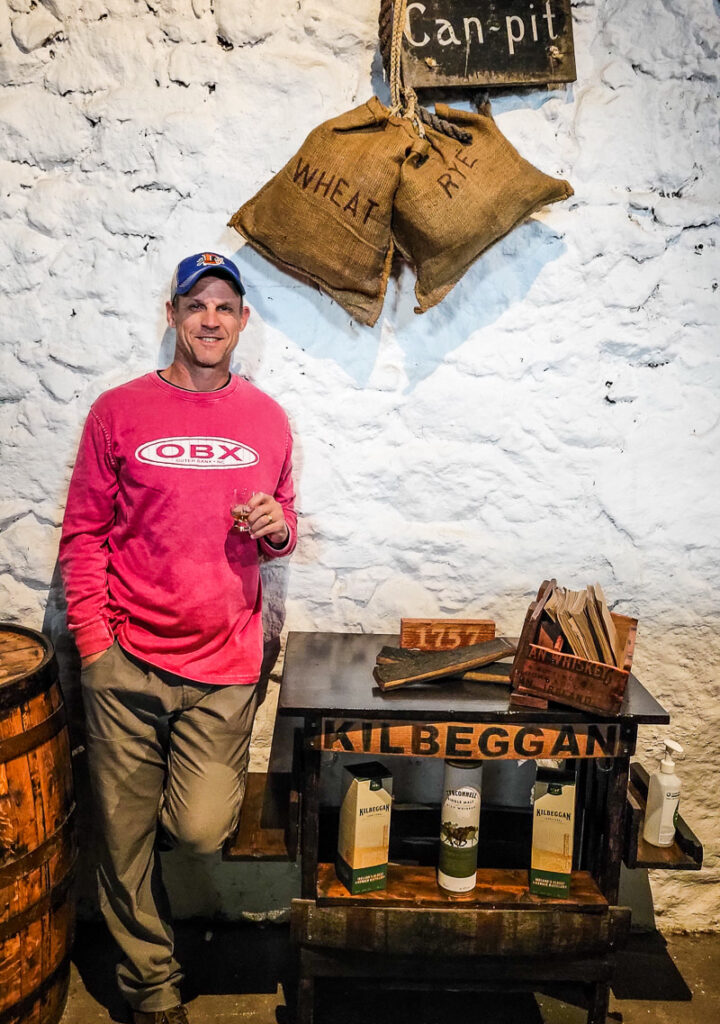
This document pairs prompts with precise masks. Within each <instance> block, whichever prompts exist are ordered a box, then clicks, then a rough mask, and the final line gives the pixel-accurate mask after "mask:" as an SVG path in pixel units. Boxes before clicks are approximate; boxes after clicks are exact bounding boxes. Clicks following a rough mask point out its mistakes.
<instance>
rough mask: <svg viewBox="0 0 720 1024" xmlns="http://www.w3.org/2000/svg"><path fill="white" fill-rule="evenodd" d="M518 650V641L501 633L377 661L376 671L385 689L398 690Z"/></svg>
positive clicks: (379, 684)
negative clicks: (452, 647)
mask: <svg viewBox="0 0 720 1024" xmlns="http://www.w3.org/2000/svg"><path fill="white" fill-rule="evenodd" d="M515 650H516V647H515V644H514V643H511V641H510V640H508V639H507V638H506V637H497V638H496V639H495V640H488V641H486V642H485V643H481V644H472V645H469V646H467V647H458V648H456V649H455V650H452V651H432V652H421V653H419V654H417V655H415V657H414V658H412V659H407V660H404V661H403V662H401V663H396V664H384V665H376V666H375V669H374V671H373V675H374V677H375V681H376V682H377V684H378V686H379V687H380V689H381V690H383V691H386V690H394V689H397V688H398V687H400V686H407V685H409V684H411V683H418V682H425V681H429V680H436V679H443V678H446V677H447V676H452V675H457V674H458V673H462V672H466V671H467V670H468V669H472V668H477V667H478V666H479V665H488V664H490V663H491V662H493V661H499V659H500V658H506V657H507V656H508V655H509V654H512V653H513V652H514V651H515Z"/></svg>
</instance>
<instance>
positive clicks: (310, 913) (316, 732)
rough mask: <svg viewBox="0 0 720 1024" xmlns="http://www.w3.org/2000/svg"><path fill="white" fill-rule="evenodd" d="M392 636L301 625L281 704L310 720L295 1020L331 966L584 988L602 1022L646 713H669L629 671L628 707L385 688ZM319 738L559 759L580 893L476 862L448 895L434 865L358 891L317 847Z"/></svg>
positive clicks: (322, 747) (394, 753)
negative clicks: (381, 672) (536, 704)
mask: <svg viewBox="0 0 720 1024" xmlns="http://www.w3.org/2000/svg"><path fill="white" fill-rule="evenodd" d="M397 642H398V638H397V637H396V636H393V635H384V634H378V635H368V634H357V633H354V634H348V633H291V634H290V636H289V638H288V644H287V649H286V654H285V667H284V672H283V681H282V687H281V691H280V700H279V705H278V713H279V715H280V716H292V717H293V718H295V719H297V720H298V721H299V722H301V728H302V769H301V770H302V779H301V808H302V810H301V833H300V835H301V838H300V854H301V858H302V893H301V899H299V900H294V901H293V906H292V931H293V938H294V942H295V944H296V948H297V952H298V977H299V983H298V998H297V1018H298V1021H299V1022H300V1024H310V1022H311V1021H312V1018H313V1001H314V999H313V992H314V981H315V979H316V978H318V977H323V976H333V975H334V976H338V975H340V976H347V977H353V976H354V977H366V978H368V977H369V978H374V979H376V980H377V981H378V982H382V981H383V980H384V981H388V980H389V979H392V978H397V977H409V978H414V979H416V980H418V979H420V980H422V981H424V982H428V983H431V984H433V983H434V984H442V983H444V982H447V981H449V980H450V979H452V980H453V981H460V982H462V981H464V982H471V983H472V984H476V985H478V986H479V987H482V986H483V985H484V986H485V987H497V985H498V984H500V985H506V986H507V987H509V988H518V987H525V988H528V987H529V988H532V987H533V986H536V987H537V986H538V985H540V984H546V983H548V982H563V983H576V984H580V985H582V986H583V987H584V989H585V993H586V996H587V1004H588V1017H587V1020H588V1024H603V1022H604V1021H605V1017H606V1013H607V1005H608V997H609V980H610V975H611V971H612V962H613V955H614V952H615V950H616V949H617V948H618V947H619V946H620V945H621V943H622V939H623V936H624V935H625V934H626V933H627V930H628V927H629V911H628V910H627V908H622V907H617V906H616V903H617V895H618V885H619V878H620V863H621V860H622V850H623V842H624V823H625V811H626V793H627V784H628V770H629V762H630V757H631V755H632V754H633V753H634V750H635V744H636V739H637V729H638V725H640V724H656V725H658V724H665V723H667V722H668V721H669V715H668V713H667V712H666V711H665V709H664V708H662V707H661V706H660V704H658V702H657V701H656V700H655V699H654V698H653V697H652V696H651V695H650V694H649V693H648V691H647V690H646V689H645V688H644V687H643V686H642V684H641V683H640V682H639V681H638V680H637V679H636V678H635V677H634V676H631V677H630V680H629V683H628V686H627V690H626V693H625V699H624V702H623V705H622V708H621V709H620V711H619V712H618V714H617V715H613V716H601V715H589V714H587V713H585V712H581V711H575V710H573V709H570V708H563V707H560V706H558V705H554V706H552V705H551V706H550V708H548V709H547V710H544V711H538V710H535V709H531V708H517V709H515V708H510V706H509V689H508V687H505V686H502V685H500V684H495V685H492V684H487V683H483V684H478V683H473V682H468V681H464V680H462V679H458V680H446V681H444V682H439V683H427V684H422V685H416V686H412V687H408V688H404V689H400V690H395V691H391V692H386V693H383V692H382V691H380V689H379V688H378V687H377V686H376V684H375V682H374V680H373V676H372V669H373V666H374V664H375V657H376V654H377V652H378V651H379V650H380V648H381V647H382V646H383V645H385V644H389V645H396V644H397ZM323 751H340V752H346V753H354V754H357V755H358V756H359V757H361V756H364V755H370V756H371V757H372V758H374V759H377V758H380V759H382V758H392V757H403V756H405V757H407V756H412V757H436V758H438V757H439V758H444V757H453V758H462V757H465V758H468V759H471V760H476V759H478V760H484V761H485V760H508V759H523V760H524V759H527V758H539V757H540V758H547V757H553V758H562V759H567V760H568V761H569V762H571V763H572V764H574V765H575V766H576V767H577V770H578V806H579V809H580V810H581V812H582V813H581V814H578V820H579V821H580V820H582V831H581V832H579V831H578V832H576V857H575V861H576V865H577V870H576V871H574V872H573V880H572V888H571V896H570V898H569V899H564V900H563V899H555V898H547V897H537V896H533V895H532V894H530V892H529V890H528V878H527V871H522V870H517V869H509V868H503V866H502V865H497V866H496V867H491V868H482V869H480V870H479V871H478V886H477V888H476V890H475V892H473V893H471V894H469V895H468V896H464V897H460V898H451V897H448V896H446V895H444V894H442V893H441V891H440V890H439V889H438V887H437V885H436V881H435V870H434V868H428V867H416V866H408V865H392V864H391V866H390V869H389V873H388V888H387V890H384V891H383V892H379V893H378V892H375V893H368V894H365V895H362V896H350V895H349V893H347V891H346V890H345V889H344V888H343V887H342V886H341V885H340V884H339V883H338V882H337V880H336V878H335V876H334V871H333V869H332V866H331V865H330V864H329V863H327V862H326V863H323V862H321V860H320V857H319V850H320V838H321V837H320V824H319V822H320V806H319V792H320V773H321V761H322V754H323Z"/></svg>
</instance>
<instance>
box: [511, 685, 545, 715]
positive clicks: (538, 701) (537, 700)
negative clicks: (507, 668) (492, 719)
mask: <svg viewBox="0 0 720 1024" xmlns="http://www.w3.org/2000/svg"><path fill="white" fill-rule="evenodd" d="M510 707H511V708H538V710H540V711H547V707H548V701H546V700H545V698H544V697H533V696H532V695H531V694H529V693H521V692H520V691H519V690H513V692H512V693H511V694H510Z"/></svg>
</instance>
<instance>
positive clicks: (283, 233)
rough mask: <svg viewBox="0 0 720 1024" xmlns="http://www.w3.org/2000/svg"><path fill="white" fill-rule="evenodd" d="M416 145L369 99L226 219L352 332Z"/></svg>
mask: <svg viewBox="0 0 720 1024" xmlns="http://www.w3.org/2000/svg"><path fill="white" fill-rule="evenodd" d="M419 142H420V140H419V139H418V138H417V136H416V135H415V134H414V132H413V131H412V127H411V125H410V123H409V122H408V121H407V120H404V119H403V118H401V117H396V116H391V114H390V112H389V110H388V108H387V107H385V106H384V105H383V104H382V103H381V102H380V100H378V99H377V97H375V96H373V97H372V98H371V99H370V100H368V102H367V103H363V104H362V105H361V106H359V107H356V108H355V109H353V110H350V111H348V112H347V113H344V114H341V115H340V116H339V117H335V118H332V119H331V120H329V121H325V122H324V123H323V124H321V125H319V126H318V127H317V128H315V129H314V130H313V131H312V132H310V134H309V135H308V137H307V138H306V139H305V142H304V143H303V144H302V146H301V147H300V150H299V152H298V153H297V154H296V155H295V156H294V157H293V158H292V159H291V160H290V161H289V162H288V163H287V164H286V165H285V167H283V169H282V170H281V171H279V172H278V173H277V174H276V175H275V177H274V178H271V180H270V181H268V182H267V184H266V185H264V186H263V188H262V189H261V190H260V191H259V192H258V193H257V195H255V196H254V197H253V198H252V199H250V200H249V201H248V202H247V203H245V205H244V206H242V207H240V209H239V210H238V211H237V213H235V214H234V216H233V217H232V218H231V220H230V222H229V224H230V226H231V227H234V228H235V229H236V231H238V232H239V233H240V234H241V235H242V236H243V237H244V238H246V239H247V241H248V242H249V243H250V245H252V246H253V248H255V249H257V251H258V252H260V253H262V254H263V256H266V257H267V258H268V259H270V260H272V261H273V262H274V263H277V264H278V265H279V266H281V267H282V268H283V269H285V270H290V271H293V272H295V273H299V274H303V275H305V276H306V277H309V278H310V279H311V280H312V281H314V282H315V283H316V284H317V285H319V286H320V288H322V289H323V291H325V292H327V294H328V295H330V296H331V297H332V298H333V299H335V301H336V302H338V303H339V304H340V305H341V306H342V307H343V309H345V310H347V312H348V313H349V314H350V315H351V316H352V317H353V318H354V319H355V320H358V321H359V322H360V323H363V324H368V325H372V324H374V323H375V321H376V320H377V318H378V316H379V315H380V310H381V309H382V304H383V300H384V298H385V290H386V288H387V281H388V276H389V274H390V265H391V263H392V255H393V242H392V231H391V220H392V205H393V198H394V196H395V191H396V189H397V186H398V181H399V178H400V168H401V166H402V163H403V161H404V160H405V157H406V154H407V153H408V152H410V151H411V150H412V148H413V147H414V146H416V145H417V144H418V143H419Z"/></svg>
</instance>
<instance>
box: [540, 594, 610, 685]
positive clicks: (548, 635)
mask: <svg viewBox="0 0 720 1024" xmlns="http://www.w3.org/2000/svg"><path fill="white" fill-rule="evenodd" d="M538 643H539V644H540V645H541V646H543V647H548V648H551V649H552V650H555V651H565V652H566V653H568V652H571V653H572V654H576V655H577V656H578V657H579V658H585V659H586V660H587V661H598V662H601V663H602V664H604V665H621V659H622V656H623V653H624V652H623V650H622V648H621V646H620V641H619V636H618V631H617V629H616V627H615V622H614V621H613V617H612V615H611V613H610V609H609V608H608V604H607V601H606V600H605V594H604V593H603V589H602V587H601V586H600V584H599V583H595V584H594V585H590V586H588V587H586V588H585V590H566V589H565V588H564V587H555V589H554V590H553V592H552V593H551V594H550V596H549V597H548V599H547V601H546V602H545V608H544V614H543V616H542V618H541V620H540V632H539V637H538Z"/></svg>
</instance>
